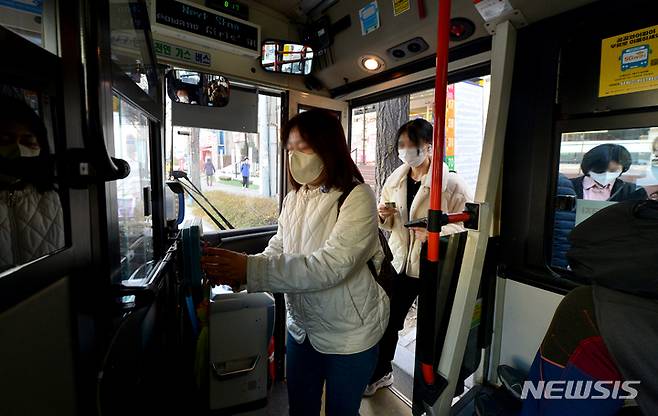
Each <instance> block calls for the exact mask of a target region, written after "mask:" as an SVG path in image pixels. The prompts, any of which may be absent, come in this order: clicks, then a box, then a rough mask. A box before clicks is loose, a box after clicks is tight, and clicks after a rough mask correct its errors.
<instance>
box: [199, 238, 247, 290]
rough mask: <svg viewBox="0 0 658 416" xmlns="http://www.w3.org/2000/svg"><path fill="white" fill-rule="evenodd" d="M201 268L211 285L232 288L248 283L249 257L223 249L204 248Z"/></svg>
mask: <svg viewBox="0 0 658 416" xmlns="http://www.w3.org/2000/svg"><path fill="white" fill-rule="evenodd" d="M203 254H204V255H203V256H202V257H201V268H202V269H203V271H204V272H206V276H207V277H208V280H210V282H211V284H212V285H213V286H214V285H220V284H228V285H230V286H231V287H236V286H240V285H241V284H244V283H246V282H247V255H246V254H242V253H236V252H234V251H230V250H224V249H222V248H215V247H210V248H204V249H203Z"/></svg>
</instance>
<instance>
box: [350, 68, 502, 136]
mask: <svg viewBox="0 0 658 416" xmlns="http://www.w3.org/2000/svg"><path fill="white" fill-rule="evenodd" d="M487 75H491V61H486V62H482V63H479V64H475V65H471V66H468V67H465V68H460V69H458V70H455V71H452V72H450V73H448V84H455V83H458V82H462V81H466V80H469V79H471V78H476V77H483V76H487ZM432 88H434V78H427V79H424V80H421V81H417V82H414V83H411V84H407V85H403V86H401V87H399V88H394V89H391V90H388V91H385V92H380V93H375V94H370V95H367V96H365V97H359V98H355V99H354V100H350V101H348V104H349V106H348V114H349V123H350V126H351V125H352V112H353V110H354V109H356V108H358V107H364V106H367V105H371V104H375V103H378V102H380V101H385V100H390V99H392V98H398V97H400V96H403V95H411V94H413V93H416V92H421V91H426V90H429V89H432ZM347 145H348V146H350V148H351V146H352V129H351V128H350V131H349V134H348V136H347Z"/></svg>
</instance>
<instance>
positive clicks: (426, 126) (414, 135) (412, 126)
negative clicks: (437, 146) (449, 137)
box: [395, 118, 434, 146]
mask: <svg viewBox="0 0 658 416" xmlns="http://www.w3.org/2000/svg"><path fill="white" fill-rule="evenodd" d="M405 133H406V134H407V137H409V140H410V141H411V142H412V143H413V144H415V145H416V146H421V145H423V144H432V136H433V135H434V127H432V124H430V122H429V121H427V120H425V119H422V118H417V119H414V120H411V121H407V122H406V123H404V124H403V125H402V126H400V128H399V129H398V133H397V138H396V140H395V144H396V145H397V146H399V145H400V136H402V135H403V134H405Z"/></svg>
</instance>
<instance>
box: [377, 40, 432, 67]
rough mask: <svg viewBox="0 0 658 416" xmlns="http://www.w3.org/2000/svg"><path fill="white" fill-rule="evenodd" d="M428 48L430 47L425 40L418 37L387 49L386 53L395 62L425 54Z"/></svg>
mask: <svg viewBox="0 0 658 416" xmlns="http://www.w3.org/2000/svg"><path fill="white" fill-rule="evenodd" d="M427 48H429V45H428V44H427V42H425V39H423V38H421V37H417V38H413V39H409V40H408V41H406V42H402V43H401V44H399V45H395V46H393V47H392V48H389V49H387V50H386V53H387V54H388V56H390V57H391V58H393V59H394V60H396V61H399V60H402V59H407V58H411V57H412V56H415V55H418V54H419V53H421V52H425V51H426V50H427Z"/></svg>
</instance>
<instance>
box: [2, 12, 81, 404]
mask: <svg viewBox="0 0 658 416" xmlns="http://www.w3.org/2000/svg"><path fill="white" fill-rule="evenodd" d="M37 3H38V5H37ZM5 4H6V5H3V6H1V7H0V16H2V18H1V19H0V45H1V46H2V51H3V56H4V58H3V60H2V65H0V106H1V107H2V116H0V119H1V120H0V137H1V139H0V140H1V143H0V149H1V150H0V229H1V230H2V231H0V233H1V234H2V236H3V237H2V241H1V242H0V337H2V339H3V342H2V343H1V345H0V357H2V358H0V373H1V374H2V377H1V378H0V389H1V390H2V391H3V399H2V400H1V401H0V414H44V413H51V414H71V415H73V414H76V409H77V408H78V405H77V403H78V400H79V399H80V397H81V396H82V394H81V392H80V391H79V390H78V389H76V381H77V380H78V375H79V370H80V368H81V364H80V360H79V359H78V358H79V355H78V351H77V342H76V333H77V320H76V319H77V318H78V317H79V316H80V311H81V310H82V309H83V308H84V305H82V304H81V302H78V301H76V299H75V292H76V291H77V290H79V289H80V287H81V286H80V282H81V281H83V280H86V281H87V283H89V281H90V280H93V279H90V277H92V276H90V274H89V273H81V272H80V270H81V269H84V268H85V267H88V265H89V261H88V260H89V258H90V254H89V247H90V241H89V236H90V229H89V202H90V193H89V190H88V189H86V187H85V186H74V185H73V182H75V181H76V175H70V176H69V179H66V178H65V176H66V175H65V172H66V171H67V169H71V168H72V169H73V170H74V171H75V170H77V171H78V172H79V169H80V168H83V169H84V168H86V165H83V164H77V165H76V164H75V163H72V160H71V159H70V158H69V156H73V155H74V154H75V153H76V152H70V150H71V149H79V150H82V149H83V147H84V142H83V135H82V133H83V130H82V126H83V124H84V120H83V119H82V114H83V111H84V110H83V109H82V108H81V105H82V103H81V101H80V97H81V96H82V94H81V90H80V85H79V80H80V79H81V78H82V76H83V75H82V73H81V71H80V65H79V62H80V55H79V53H77V54H76V51H78V52H79V45H78V42H79V38H80V35H79V32H76V31H75V30H73V31H71V30H66V29H71V28H76V27H77V25H78V21H77V18H76V17H75V16H76V11H75V10H73V9H75V8H76V7H75V6H71V7H69V5H68V4H67V12H66V13H64V14H59V13H58V9H57V6H56V2H34V4H35V5H27V4H25V5H23V6H24V7H19V6H18V5H16V6H14V5H12V3H5ZM60 29H61V30H60ZM77 179H81V180H83V181H84V179H82V178H80V177H79V176H77ZM78 185H79V184H78Z"/></svg>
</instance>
